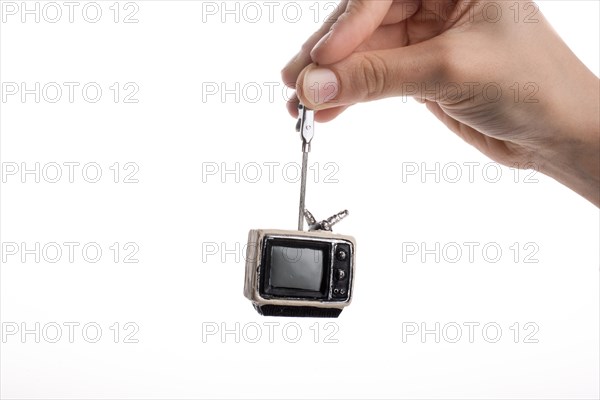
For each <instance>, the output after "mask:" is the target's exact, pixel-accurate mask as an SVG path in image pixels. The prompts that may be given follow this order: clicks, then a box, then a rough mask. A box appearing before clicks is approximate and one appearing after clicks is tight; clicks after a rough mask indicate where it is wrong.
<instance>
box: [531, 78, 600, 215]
mask: <svg viewBox="0 0 600 400" xmlns="http://www.w3.org/2000/svg"><path fill="white" fill-rule="evenodd" d="M589 74H590V75H591V77H590V78H589V79H586V81H587V82H585V84H584V85H582V87H580V88H579V89H581V90H579V91H578V90H574V92H572V93H574V96H573V97H572V98H569V96H568V95H564V94H563V95H562V96H561V97H560V102H561V104H560V105H559V106H558V107H560V109H561V111H560V112H559V113H556V114H554V116H553V117H552V118H548V119H547V120H548V121H550V122H551V123H552V124H553V127H552V128H550V132H552V134H551V136H550V138H549V139H550V140H548V142H547V143H545V145H544V146H543V148H542V149H540V150H539V151H538V153H537V160H536V164H537V166H538V168H539V170H540V172H542V173H543V174H545V175H548V176H550V177H552V178H554V179H555V180H557V181H558V182H560V183H562V184H563V185H565V186H567V187H569V188H570V189H572V190H573V191H575V192H577V193H579V194H580V195H581V196H583V197H584V198H586V199H587V200H589V201H590V202H592V203H593V204H595V205H596V206H597V207H600V81H599V80H598V78H596V76H595V75H593V74H592V73H591V72H590V73H589ZM582 83H583V82H582ZM572 89H575V88H572ZM558 107H557V108H558ZM557 116H558V120H557Z"/></svg>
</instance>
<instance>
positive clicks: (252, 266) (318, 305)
mask: <svg viewBox="0 0 600 400" xmlns="http://www.w3.org/2000/svg"><path fill="white" fill-rule="evenodd" d="M269 238H273V239H283V240H290V239H291V240H299V241H316V242H327V243H331V244H332V246H331V253H330V254H329V257H328V260H329V265H325V266H324V268H327V273H328V274H329V279H328V282H329V291H328V295H327V299H310V298H300V297H287V296H286V297H277V296H272V295H266V297H265V296H263V295H262V294H261V293H260V288H261V284H260V283H261V270H262V262H263V261H264V259H265V257H264V254H263V251H264V249H265V247H266V246H265V244H266V239H269ZM338 243H342V244H347V245H349V246H350V255H349V258H350V261H349V262H350V265H349V275H348V277H347V279H348V296H347V298H346V299H344V300H337V299H332V298H331V297H332V291H333V284H334V279H333V273H334V271H333V269H334V268H333V265H334V257H335V254H333V249H334V246H335V245H336V244H338ZM355 264H356V241H355V239H354V238H353V237H352V236H345V235H339V234H336V233H332V232H329V231H309V232H305V231H289V230H277V229H253V230H251V231H250V232H249V233H248V245H247V247H246V277H245V283H244V296H246V298H248V299H249V300H250V301H252V303H253V305H254V307H255V308H256V310H257V311H258V312H259V313H261V314H262V312H261V307H263V306H285V307H298V310H302V309H308V308H310V309H323V310H322V311H323V312H325V315H318V313H317V315H315V313H310V314H311V315H302V312H299V313H298V314H294V316H300V317H301V316H311V317H319V316H329V317H335V316H337V315H339V312H341V310H342V309H343V308H344V307H347V306H348V305H350V303H351V301H352V293H353V291H354V273H355ZM327 309H330V311H334V310H339V312H338V313H337V315H327V313H326V310H327ZM265 315H266V314H265ZM283 316H292V315H283Z"/></svg>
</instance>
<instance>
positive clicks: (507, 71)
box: [282, 0, 600, 207]
mask: <svg viewBox="0 0 600 400" xmlns="http://www.w3.org/2000/svg"><path fill="white" fill-rule="evenodd" d="M515 2H516V1H509V2H503V1H495V2H490V1H485V0H479V1H477V2H475V1H463V0H454V1H452V0H345V1H342V3H340V6H339V7H338V9H337V11H336V12H335V13H334V14H333V15H332V16H331V17H330V18H329V20H328V21H327V22H326V23H325V24H324V25H323V26H322V27H321V29H320V30H319V31H317V32H315V33H314V34H313V35H312V36H311V37H310V38H309V39H308V40H307V41H306V43H305V44H304V45H303V46H302V48H301V50H300V52H299V53H298V54H297V55H296V56H295V57H294V58H293V59H292V60H291V61H290V62H289V63H288V64H287V65H286V66H285V68H284V69H283V71H282V78H283V81H284V82H286V84H288V85H289V86H291V87H295V88H296V95H297V97H295V98H294V99H292V100H291V101H290V103H289V104H288V109H289V111H290V113H291V114H292V115H293V116H296V115H297V111H296V107H297V103H298V98H299V99H300V100H301V101H302V102H303V104H305V105H306V106H307V107H308V108H312V109H314V110H317V113H316V119H317V121H320V122H326V121H329V120H332V119H334V118H335V117H337V116H338V115H339V114H340V113H342V112H343V111H345V110H346V109H347V108H348V107H350V106H352V105H353V104H355V103H360V102H367V101H373V100H378V99H382V98H386V97H392V96H412V97H414V98H415V99H416V100H417V101H419V102H422V103H424V104H425V105H426V106H427V108H428V109H429V110H430V111H431V112H432V113H433V114H434V115H435V116H436V117H437V118H439V119H440V120H441V121H442V122H443V123H444V124H445V125H446V126H447V127H448V128H449V129H450V130H452V131H453V132H454V133H456V134H457V135H458V136H460V137H461V138H462V139H464V140H465V141H466V142H467V143H469V144H471V145H473V146H474V147H476V148H477V149H478V150H479V151H481V152H482V153H484V154H485V155H487V156H488V157H490V158H491V159H493V160H494V161H496V162H499V163H501V164H504V165H507V166H511V167H518V168H524V169H529V168H535V169H537V170H539V171H540V172H542V173H544V174H546V175H549V176H551V177H553V178H554V179H556V180H557V181H559V182H561V183H562V184H564V185H566V186H567V187H569V188H571V189H572V190H574V191H575V192H577V193H579V194H580V195H582V196H583V197H585V198H586V199H588V200H589V201H591V202H592V203H593V204H595V205H596V206H598V207H600V82H599V80H598V78H597V77H596V76H595V75H594V73H592V72H591V71H590V70H589V69H588V68H587V67H586V66H585V65H584V64H583V63H582V62H581V61H580V60H579V59H578V58H577V56H575V54H573V52H572V51H571V50H570V49H569V48H568V47H567V46H566V44H565V43H564V42H563V41H562V40H561V38H560V37H559V36H558V35H557V34H556V32H555V31H554V30H553V29H552V27H551V26H550V25H549V24H548V22H547V21H546V19H545V18H544V17H543V15H542V14H541V12H540V11H539V10H537V8H534V6H533V5H532V3H531V2H530V1H520V2H518V3H519V6H520V7H519V19H518V21H515V11H514V8H515V6H514V4H515ZM511 7H512V8H511ZM499 11H500V12H501V14H500V13H499ZM515 85H516V86H515ZM517 87H518V91H517Z"/></svg>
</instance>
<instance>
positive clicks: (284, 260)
mask: <svg viewBox="0 0 600 400" xmlns="http://www.w3.org/2000/svg"><path fill="white" fill-rule="evenodd" d="M322 281H323V250H315V249H298V248H293V247H282V246H273V247H272V248H271V271H270V284H271V286H272V287H280V288H290V289H303V290H313V291H319V290H321V283H322Z"/></svg>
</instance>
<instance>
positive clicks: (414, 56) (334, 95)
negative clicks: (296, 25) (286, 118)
mask: <svg viewBox="0 0 600 400" xmlns="http://www.w3.org/2000/svg"><path fill="white" fill-rule="evenodd" d="M437 43H438V41H437V40H436V39H432V40H428V41H425V42H421V43H418V44H415V45H411V46H407V47H402V48H396V49H388V50H376V51H367V52H359V53H354V54H352V55H350V56H349V57H347V58H346V59H344V60H343V61H340V62H339V63H336V64H331V65H324V66H323V65H316V64H311V65H309V66H308V67H306V68H305V69H304V70H303V71H302V72H301V73H300V76H299V77H298V80H297V82H296V92H297V95H298V97H299V99H300V101H302V103H303V104H304V105H305V106H306V107H308V108H311V109H314V110H323V109H328V108H333V107H339V106H345V105H350V104H354V103H361V102H367V101H372V100H377V99H382V98H386V97H393V96H416V97H423V96H422V94H423V89H424V88H425V89H426V90H427V94H428V95H432V94H433V95H435V93H433V91H431V89H428V88H431V87H436V86H437V85H436V82H439V81H440V80H441V79H442V75H443V74H445V72H444V71H445V70H446V68H444V61H443V60H444V57H443V54H444V53H443V52H442V51H441V49H440V46H439V45H438V44H437Z"/></svg>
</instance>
